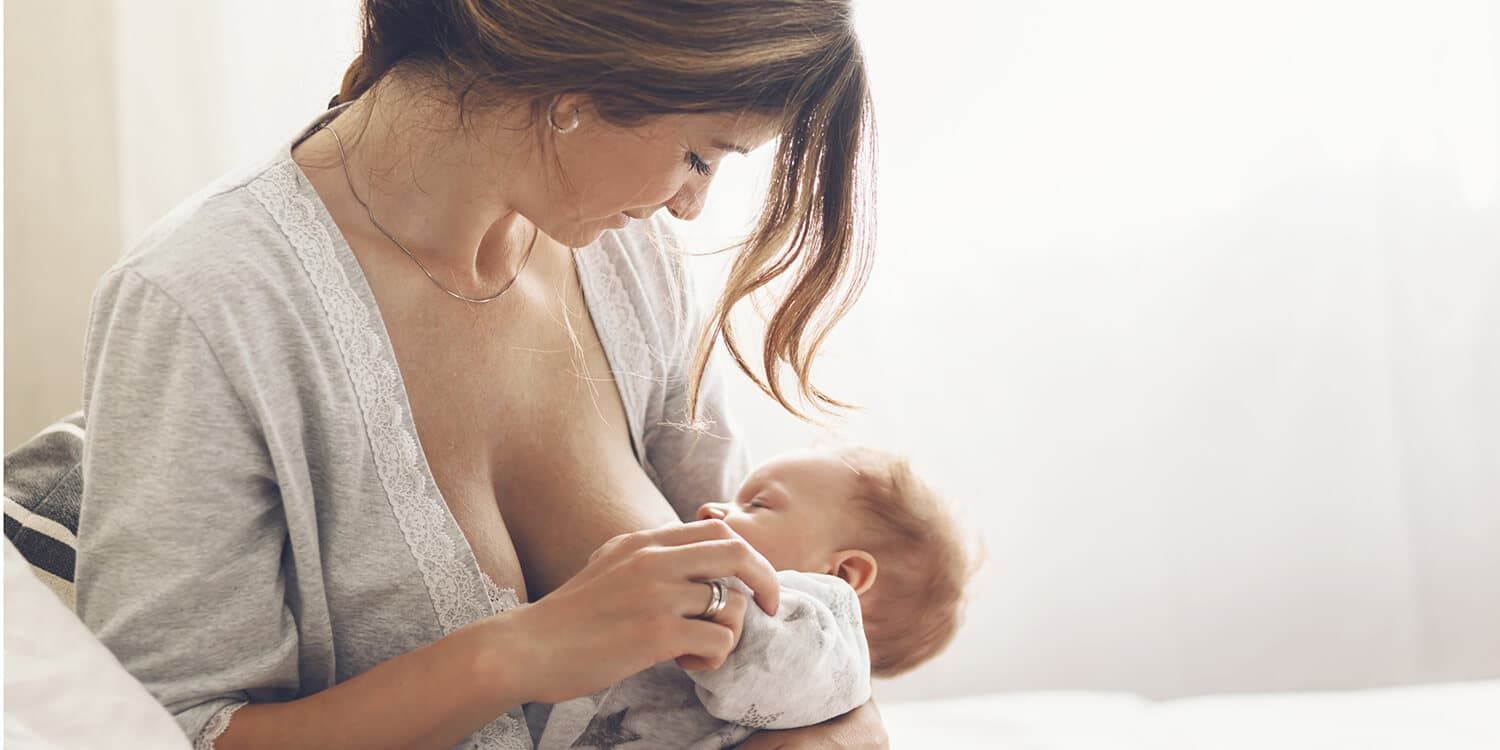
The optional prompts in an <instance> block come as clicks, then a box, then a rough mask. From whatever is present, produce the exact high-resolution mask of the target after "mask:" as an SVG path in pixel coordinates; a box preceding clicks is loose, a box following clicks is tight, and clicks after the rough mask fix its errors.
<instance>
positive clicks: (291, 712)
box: [216, 521, 780, 750]
mask: <svg viewBox="0 0 1500 750" xmlns="http://www.w3.org/2000/svg"><path fill="white" fill-rule="evenodd" d="M721 575H733V576H738V577H740V579H741V580H744V581H750V582H753V583H750V584H749V585H750V586H751V587H752V590H754V591H755V592H756V601H757V603H758V604H759V605H760V606H761V607H762V608H765V609H769V610H771V611H774V610H775V609H776V608H777V607H778V606H779V600H780V593H779V590H778V589H777V586H776V577H775V572H774V571H773V570H772V569H771V566H770V564H769V563H767V562H766V560H765V559H764V558H762V557H760V555H759V554H758V553H756V552H755V551H754V550H753V549H752V548H751V547H750V546H749V545H748V544H745V542H744V541H743V540H741V539H740V538H739V537H737V536H736V535H734V533H733V532H732V531H730V530H729V528H728V527H727V526H726V525H724V524H722V523H719V522H717V521H703V522H698V523H693V524H686V525H683V526H673V527H668V528H664V529H655V530H651V531H644V532H637V533H634V534H627V535H624V536H621V537H616V538H615V539H613V540H611V541H610V542H609V543H608V544H606V545H605V546H604V547H602V548H601V550H600V553H599V554H598V555H596V556H595V557H594V558H593V559H592V560H591V561H590V562H589V564H588V566H587V567H585V568H584V569H583V571H582V572H580V573H579V574H578V575H577V576H575V577H573V578H572V579H571V580H569V581H568V582H567V583H566V584H564V585H563V586H562V587H561V588H559V589H557V590H556V591H554V592H552V593H551V594H549V595H548V596H547V597H545V598H544V599H542V600H541V601H539V602H537V603H535V604H532V605H528V606H525V607H521V608H518V609H514V610H511V611H508V612H505V613H502V614H498V615H495V616H493V617H490V618H487V619H485V620H482V621H480V622H477V623H475V624H473V625H470V626H469V627H466V628H463V629H461V630H459V631H458V632H455V633H453V634H452V635H450V636H448V637H446V638H443V639H441V640H439V641H437V642H435V643H433V644H431V645H429V646H427V647H425V648H421V649H417V650H416V651H413V652H411V653H408V654H405V655H403V656H399V657H396V658H394V659H391V660H389V661H386V662H384V663H383V664H380V665H379V666H377V667H375V668H374V669H371V670H369V671H368V672H365V673H364V674H362V675H360V676H358V677H356V678H354V679H352V680H349V681H347V682H344V683H341V684H339V685H337V686H335V687H332V688H329V689H327V690H324V691H322V692H320V693H317V694H315V695H311V696H308V697H306V698H302V699H300V700H295V701H290V702H287V703H266V704H252V705H249V706H246V707H244V708H242V709H240V710H239V711H238V712H237V713H235V715H234V719H233V721H232V722H230V726H229V729H228V731H226V732H225V734H223V735H222V736H221V737H220V739H219V740H218V743H217V745H216V747H219V748H224V749H227V750H233V749H235V748H278V749H280V748H285V749H287V750H297V749H298V748H336V747H349V748H387V747H389V748H413V747H416V748H426V747H431V748H446V747H451V746H453V745H454V744H455V743H457V742H459V741H461V740H462V739H463V738H464V737H466V736H468V735H469V734H470V733H472V732H473V731H475V730H477V729H478V728H479V727H480V726H483V725H484V724H485V723H487V722H489V721H490V720H492V719H493V718H494V717H496V716H499V715H500V714H502V713H505V712H506V711H508V710H509V709H511V708H513V707H515V706H517V705H519V704H521V703H523V702H532V701H536V702H543V703H559V702H562V701H565V700H569V699H572V698H576V697H579V696H583V695H587V694H589V693H592V692H595V691H597V690H600V689H603V688H605V687H607V686H609V685H612V684H614V683H616V682H618V681H620V680H623V679H624V678H626V677H628V676H630V675H632V674H635V673H637V672H640V671H642V670H644V669H646V668H648V667H650V666H651V665H653V664H657V663H660V662H663V661H666V660H668V659H674V658H677V657H680V656H685V655H686V656H692V657H695V658H698V659H702V660H704V661H706V662H707V663H709V664H711V665H713V666H715V667H716V666H718V665H720V664H722V663H723V661H724V659H725V658H726V657H727V656H728V655H729V652H730V651H731V650H733V648H734V642H735V635H734V629H737V628H731V627H730V625H729V623H730V622H734V623H736V624H737V623H738V622H739V621H740V620H741V619H743V617H744V614H745V607H746V606H747V603H746V602H747V600H746V599H744V598H743V597H736V598H734V599H732V600H731V602H730V606H729V607H728V608H726V610H725V611H724V612H722V613H720V616H719V617H717V618H715V620H713V621H705V620H699V619H697V618H696V615H697V614H698V613H699V612H701V611H702V608H703V596H704V591H705V587H704V584H702V583H699V582H697V581H699V580H701V579H705V578H715V577H721Z"/></svg>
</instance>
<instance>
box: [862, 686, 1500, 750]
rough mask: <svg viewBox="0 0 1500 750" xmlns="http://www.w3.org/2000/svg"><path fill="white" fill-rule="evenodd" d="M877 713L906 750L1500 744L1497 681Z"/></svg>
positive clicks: (1094, 697)
mask: <svg viewBox="0 0 1500 750" xmlns="http://www.w3.org/2000/svg"><path fill="white" fill-rule="evenodd" d="M881 714H882V715H883V716H884V718H885V722H886V726H887V728H888V730H889V731H890V735H891V746H892V747H895V748H903V749H904V748H944V749H948V748H986V749H990V748H995V749H1003V750H1096V749H1097V750H1103V749H1104V748H1109V749H1110V750H1252V749H1253V750H1396V749H1398V748H1399V749H1400V750H1497V749H1500V681H1487V682H1469V683H1453V684H1440V685H1422V686H1412V687H1399V688H1383V689H1375V690H1356V691H1346V692H1329V693H1275V694H1260V695H1224V696H1211V697H1200V698H1186V699H1180V700H1173V701H1164V702H1151V701H1147V700H1144V699H1142V698H1138V697H1135V696H1131V695H1126V694H1113V693H1013V694H1003V695H986V696H974V697H964V698H952V699H947V700H933V701H912V702H898V703H890V704H888V705H882V706H881Z"/></svg>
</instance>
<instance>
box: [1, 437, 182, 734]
mask: <svg viewBox="0 0 1500 750" xmlns="http://www.w3.org/2000/svg"><path fill="white" fill-rule="evenodd" d="M9 463H10V461H9V459H8V458H7V460H6V464H7V469H8V468H9ZM7 473H8V472H7ZM10 520H11V516H10V509H9V508H8V507H7V509H6V515H5V521H6V526H7V527H9V525H10ZM7 533H9V529H8V528H7ZM34 569H35V566H34V565H28V564H26V561H25V560H23V559H22V558H21V555H20V553H19V552H18V551H17V550H16V548H15V547H14V546H13V545H11V544H10V543H9V542H5V744H6V746H8V747H28V748H58V749H61V748H85V747H109V748H140V749H141V750H157V749H158V748H160V749H162V750H188V741H187V737H185V736H183V734H182V729H181V728H180V727H179V726H177V722H176V721H175V720H174V719H173V718H172V716H171V714H168V713H167V710H166V709H165V708H162V707H161V704H159V703H157V702H156V699H155V698H153V697H152V696H151V694H150V693H149V692H147V691H146V688H145V687H144V686H142V685H141V683H139V682H137V681H136V679H135V678H134V677H131V676H130V673H129V672H126V671H125V668H124V667H122V666H120V662H119V660H118V659H116V658H115V656H114V654H111V653H110V652H109V649H107V648H105V647H104V644H102V643H100V642H99V640H98V639H97V638H95V637H94V635H93V633H90V632H89V629H88V628H87V627H85V626H84V624H83V623H82V622H80V621H79V619H78V618H77V617H76V616H74V614H73V613H72V612H71V611H70V610H69V609H68V608H67V607H65V606H63V605H62V603H61V602H59V601H58V600H57V597H55V596H53V594H52V592H49V591H48V590H47V589H48V587H47V586H44V585H42V583H41V582H40V581H38V580H37V579H36V578H35V577H34V576H33V575H32V571H33V570H34Z"/></svg>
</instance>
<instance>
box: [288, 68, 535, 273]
mask: <svg viewBox="0 0 1500 750" xmlns="http://www.w3.org/2000/svg"><path fill="white" fill-rule="evenodd" d="M376 93H377V94H378V95H376V96H368V95H367V96H365V97H362V98H361V99H359V100H357V101H356V102H355V103H354V104H353V105H351V106H350V107H349V108H348V109H347V110H345V111H344V112H343V113H341V114H340V115H339V116H338V118H337V119H336V120H335V121H334V122H332V123H330V124H329V125H328V127H327V128H325V129H323V130H320V131H318V132H317V133H314V134H313V135H312V136H310V137H309V138H308V139H307V140H305V141H303V142H302V143H301V144H300V145H298V146H297V147H296V149H294V152H293V158H294V159H295V160H296V161H297V162H298V164H299V165H301V166H302V168H303V170H304V172H306V174H307V176H308V179H309V180H311V181H312V182H313V185H314V187H316V188H317V190H318V194H319V195H320V196H321V197H322V198H323V200H324V203H325V204H327V207H328V210H329V212H330V213H332V214H333V216H334V217H335V219H337V220H338V223H339V225H340V227H341V228H343V229H345V231H346V233H347V232H348V231H349V230H350V229H351V228H352V229H353V230H354V231H355V232H356V233H357V234H358V237H357V238H356V237H351V238H350V239H351V240H356V239H357V240H358V241H362V242H368V243H372V245H385V246H387V247H389V249H390V250H392V251H395V252H400V250H399V249H398V248H397V247H395V246H394V243H392V242H391V239H390V238H387V237H386V235H385V232H389V233H390V237H392V238H394V239H395V240H396V241H397V242H399V243H400V244H401V245H404V246H405V247H406V248H407V249H408V250H409V251H410V252H411V253H412V254H414V255H416V257H417V258H419V259H420V260H421V262H422V264H423V265H424V266H426V267H427V268H428V269H429V270H431V271H432V273H433V274H434V275H436V276H437V277H438V278H439V279H442V280H444V283H445V284H448V283H451V284H453V285H454V286H455V287H457V289H455V291H460V292H467V293H473V294H480V293H483V292H484V290H485V289H489V288H493V287H495V286H497V285H499V284H503V283H504V282H506V281H508V280H510V279H511V278H512V277H513V276H514V275H515V273H516V271H517V270H518V265H519V263H520V262H521V259H522V257H523V256H524V255H525V253H526V249H527V245H528V243H530V242H532V241H533V240H534V233H535V232H536V231H537V230H536V227H535V226H534V225H533V224H532V223H531V222H530V221H527V220H526V219H525V217H522V216H521V215H520V214H519V213H517V212H516V211H515V210H514V209H513V208H512V207H511V206H512V205H513V201H512V200H511V197H510V196H512V195H516V194H518V191H523V190H525V189H527V176H528V175H529V174H530V173H531V171H532V167H531V165H532V164H533V163H534V162H535V159H534V157H533V155H532V150H531V149H529V148H527V147H526V146H527V144H528V143H530V142H532V141H528V140H527V139H526V136H527V135H528V131H526V129H525V128H524V127H517V126H516V124H515V123H513V122H508V120H513V119H515V118H513V117H507V113H506V112H505V111H503V110H502V111H496V112H493V113H491V112H486V113H485V115H483V116H480V117H473V118H471V119H470V122H469V123H468V124H467V126H465V125H461V124H460V122H459V118H458V112H457V108H456V107H455V106H453V105H451V104H447V103H445V102H443V101H440V100H438V99H436V98H435V97H434V96H431V95H428V94H424V93H422V92H421V90H420V89H418V88H416V87H415V86H413V85H412V83H411V82H409V81H407V80H405V79H403V78H401V77H400V76H398V75H392V76H388V77H387V78H386V79H384V80H383V81H382V82H381V84H380V90H379V91H378V92H376ZM329 129H336V131H337V137H335V135H334V133H331V132H327V131H328V130H329ZM340 141H342V153H341V151H340ZM502 175H503V176H504V177H502ZM361 202H363V203H365V204H367V205H368V207H369V208H368V211H367V209H366V208H365V206H363V205H361ZM371 216H373V217H374V218H373V221H374V222H378V223H379V226H378V227H377V226H375V224H374V223H373V222H372V221H371V218H370V217H371ZM382 228H383V229H384V230H385V232H382V231H381V229H382Z"/></svg>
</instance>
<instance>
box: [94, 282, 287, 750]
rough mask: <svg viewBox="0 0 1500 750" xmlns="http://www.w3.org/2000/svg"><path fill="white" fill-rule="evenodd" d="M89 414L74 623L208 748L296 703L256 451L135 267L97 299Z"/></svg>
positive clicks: (282, 532)
mask: <svg viewBox="0 0 1500 750" xmlns="http://www.w3.org/2000/svg"><path fill="white" fill-rule="evenodd" d="M84 409H85V414H86V420H87V424H88V430H87V432H86V438H85V443H84V451H83V475H84V482H83V486H84V490H83V501H82V506H81V510H80V517H79V555H78V575H77V587H78V589H77V590H78V614H79V616H80V617H81V618H82V619H83V621H84V622H85V623H86V624H87V625H88V626H89V628H90V629H91V630H92V631H93V632H94V634H95V635H97V636H98V637H99V639H100V640H101V641H103V642H104V644H105V645H106V646H108V647H109V649H110V650H111V651H112V652H114V654H115V656H116V657H118V658H119V660H120V662H121V663H122V664H123V665H124V666H125V668H126V669H127V670H128V671H129V672H130V673H131V674H132V675H134V676H135V678H136V679H138V680H140V681H141V682H142V683H143V684H144V685H145V686H146V688H147V689H148V690H149V691H150V692H151V694H152V695H153V696H155V697H156V699H157V700H158V701H160V702H161V703H162V704H163V705H164V706H165V707H166V709H167V710H168V711H169V712H170V713H171V714H172V715H173V716H174V717H175V718H176V719H177V721H178V723H179V724H180V725H181V726H182V728H183V730H184V731H185V732H186V734H187V735H188V736H189V737H193V738H198V739H199V740H205V739H206V740H208V741H209V745H210V746H211V740H212V739H213V738H214V737H216V736H217V734H218V733H221V732H222V731H223V729H224V727H225V726H227V722H228V716H229V715H230V714H231V713H232V711H233V710H234V709H235V708H237V707H238V706H239V705H241V704H243V703H245V702H249V701H263V700H286V699H289V698H292V697H295V695H296V692H297V686H298V672H297V628H296V623H295V621H294V619H293V618H292V616H291V613H290V611H289V610H288V608H287V606H286V603H285V587H286V583H285V581H284V580H283V572H282V567H281V557H282V549H283V540H284V539H285V538H286V526H285V520H284V515H283V512H282V508H281V500H280V494H279V492H278V490H277V485H276V482H275V475H274V471H273V469H272V466H271V461H270V459H269V457H268V453H267V450H266V447H265V443H264V440H263V439H262V437H261V435H260V433H259V430H258V428H257V423H256V420H255V418H254V416H253V415H252V414H251V413H250V411H249V410H248V409H247V408H246V406H245V404H244V402H243V400H242V397H241V394H240V393H239V392H238V390H237V389H236V388H235V387H234V386H233V385H232V384H231V382H230V378H229V377H227V376H226V373H225V371H224V369H223V368H222V367H221V366H220V362H219V360H218V358H217V356H216V354H215V351H214V348H213V347H212V346H211V345H210V343H209V340H208V339H207V338H206V337H205V336H204V334H203V332H202V331H201V330H200V328H199V327H198V325H197V324H196V323H195V322H194V320H193V319H192V318H191V317H189V316H188V315H187V314H186V313H185V312H184V310H183V309H182V308H181V307H179V305H178V304H177V302H176V301H174V299H172V298H171V297H170V296H169V295H168V294H167V293H166V292H164V291H163V290H162V289H161V288H158V287H157V286H156V285H154V284H153V283H152V282H150V281H149V280H147V279H145V278H143V277H142V276H140V275H139V274H138V273H137V272H135V271H133V270H131V269H130V268H129V267H123V268H117V269H116V270H114V271H112V272H111V273H110V274H109V275H107V276H106V277H105V278H104V280H103V281H102V282H101V285H100V287H99V290H98V291H97V292H96V293H95V297H94V306H93V313H92V320H91V321H90V327H89V334H88V342H87V346H86V351H85V369H84ZM204 734H206V735H207V736H206V737H205V736H203V735H204Z"/></svg>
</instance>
